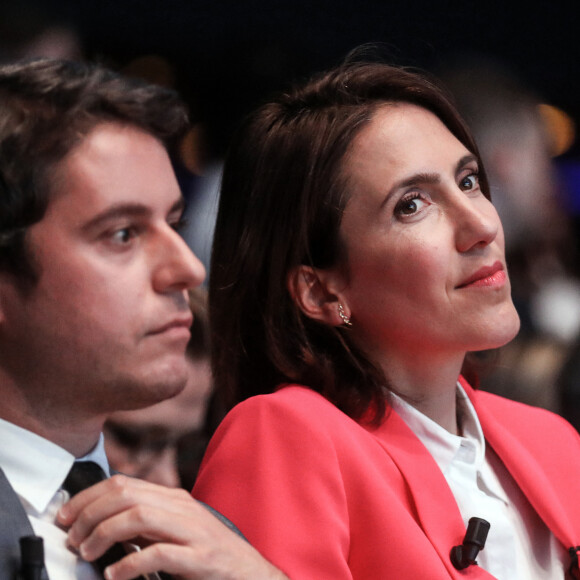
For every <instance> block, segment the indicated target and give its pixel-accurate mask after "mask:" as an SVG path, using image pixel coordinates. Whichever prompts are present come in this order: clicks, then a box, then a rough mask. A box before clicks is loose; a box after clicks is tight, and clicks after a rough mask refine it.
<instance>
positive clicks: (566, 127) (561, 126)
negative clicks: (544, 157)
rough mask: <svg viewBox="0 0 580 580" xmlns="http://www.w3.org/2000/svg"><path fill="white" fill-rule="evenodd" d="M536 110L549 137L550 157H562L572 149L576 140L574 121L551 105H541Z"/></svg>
mask: <svg viewBox="0 0 580 580" xmlns="http://www.w3.org/2000/svg"><path fill="white" fill-rule="evenodd" d="M538 109H539V111H540V115H541V116H542V119H543V121H544V124H545V125H546V129H547V131H548V135H549V137H550V141H551V153H552V156H553V157H557V156H558V155H562V153H565V152H566V151H568V149H570V147H572V144H573V143H574V140H575V138H576V127H575V125H574V121H573V120H572V118H571V117H570V115H568V114H567V113H565V112H564V111H562V109H559V108H558V107H554V106H553V105H547V104H541V105H538Z"/></svg>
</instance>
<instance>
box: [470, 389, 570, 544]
mask: <svg viewBox="0 0 580 580" xmlns="http://www.w3.org/2000/svg"><path fill="white" fill-rule="evenodd" d="M469 395H470V398H471V399H472V402H473V403H474V406H475V408H476V410H477V415H478V417H479V420H480V423H481V427H482V429H483V433H484V434H485V439H486V441H487V442H488V443H489V445H491V447H492V448H493V450H494V451H495V452H496V453H497V455H498V456H499V458H500V459H501V460H502V462H503V464H504V465H505V466H506V468H507V470H508V471H509V472H510V474H511V475H512V477H513V478H514V480H515V481H516V483H517V484H518V486H519V488H520V489H521V490H522V491H523V493H524V494H525V496H526V497H527V498H528V501H529V502H530V503H531V505H532V507H533V508H534V509H535V510H536V512H537V513H538V515H539V516H540V517H541V518H542V520H543V521H544V522H545V523H546V525H547V526H548V527H549V528H550V530H552V532H553V533H554V535H555V536H556V538H558V540H559V541H560V542H561V543H562V545H563V546H565V547H566V548H569V547H570V546H572V545H574V544H575V543H578V542H579V541H580V540H579V538H578V536H577V535H575V532H574V529H575V528H574V526H573V521H574V519H573V518H571V516H573V514H572V512H571V510H574V509H575V506H566V505H564V504H563V503H562V502H563V501H565V499H566V496H565V495H563V494H562V493H561V492H559V490H558V477H559V476H558V475H557V474H555V473H547V472H546V469H543V468H542V466H541V465H540V464H539V463H538V458H537V457H536V456H535V455H534V454H533V453H532V452H531V451H530V449H529V447H528V446H525V445H523V444H522V443H521V441H520V439H518V438H517V437H516V436H515V435H514V432H513V429H512V428H508V427H506V425H505V424H504V423H503V422H502V421H500V420H498V417H497V413H494V412H493V411H491V410H490V409H488V408H487V406H486V405H485V404H482V403H481V402H480V401H478V400H477V397H474V393H473V391H472V390H471V389H470V392H469ZM538 436H539V437H542V436H543V435H542V433H539V434H538ZM579 488H580V484H579ZM577 503H578V502H575V504H577ZM578 515H580V514H578Z"/></svg>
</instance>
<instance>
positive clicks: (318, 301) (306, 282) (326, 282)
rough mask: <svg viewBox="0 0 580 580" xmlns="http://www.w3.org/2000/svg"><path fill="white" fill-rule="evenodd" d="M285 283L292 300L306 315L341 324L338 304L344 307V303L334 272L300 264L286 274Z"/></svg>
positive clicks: (340, 285)
mask: <svg viewBox="0 0 580 580" xmlns="http://www.w3.org/2000/svg"><path fill="white" fill-rule="evenodd" d="M287 284H288V291H289V292H290V295H291V296H292V298H293V299H294V302H296V304H297V305H298V306H299V307H300V310H302V312H303V313H304V314H305V315H306V316H308V317H309V318H312V319H314V320H318V321H320V322H324V323H326V324H329V325H331V326H340V325H342V323H343V321H342V319H341V317H340V315H339V313H338V306H339V304H341V303H342V304H343V308H346V304H345V303H344V300H343V299H342V298H341V292H340V290H339V288H341V287H342V284H340V279H339V276H338V275H337V273H336V272H334V271H328V270H319V269H318V268H312V267H311V266H304V265H301V266H298V267H296V268H294V269H293V270H292V271H291V272H290V273H289V274H288V279H287Z"/></svg>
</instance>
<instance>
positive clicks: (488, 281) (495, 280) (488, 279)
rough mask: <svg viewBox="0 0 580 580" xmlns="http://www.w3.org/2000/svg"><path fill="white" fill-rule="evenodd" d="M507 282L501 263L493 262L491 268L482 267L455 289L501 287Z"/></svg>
mask: <svg viewBox="0 0 580 580" xmlns="http://www.w3.org/2000/svg"><path fill="white" fill-rule="evenodd" d="M506 280H507V274H506V271H505V270H504V267H503V264H502V263H501V262H499V261H498V262H495V264H493V265H492V266H484V267H483V268H480V269H479V270H477V272H474V273H473V274H472V275H471V276H469V277H468V278H466V279H465V280H464V281H463V282H462V283H461V284H459V286H457V288H478V287H479V288H481V287H492V286H503V284H505V282H506Z"/></svg>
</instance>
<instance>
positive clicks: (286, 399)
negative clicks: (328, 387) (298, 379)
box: [226, 384, 353, 423]
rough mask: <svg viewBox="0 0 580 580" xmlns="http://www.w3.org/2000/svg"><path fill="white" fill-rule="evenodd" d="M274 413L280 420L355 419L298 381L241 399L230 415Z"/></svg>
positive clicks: (318, 420)
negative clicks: (269, 391)
mask: <svg viewBox="0 0 580 580" xmlns="http://www.w3.org/2000/svg"><path fill="white" fill-rule="evenodd" d="M250 416H251V417H253V418H254V419H255V418H256V416H262V417H267V416H273V417H275V418H276V419H277V420H279V421H287V420H292V421H297V422H302V421H305V422H308V423H310V422H312V421H313V420H314V419H315V420H316V421H317V422H320V421H353V420H352V419H351V418H350V417H349V416H348V415H346V414H345V413H343V412H342V411H340V410H339V409H338V408H337V407H336V406H335V405H334V404H333V403H331V402H330V401H329V400H328V399H326V398H325V397H324V396H323V395H321V394H320V393H318V392H316V391H314V390H313V389H311V388H309V387H306V386H303V385H297V384H284V385H281V386H280V387H279V388H278V389H276V391H274V392H273V393H269V394H266V395H256V396H254V397H250V398H248V399H246V400H245V401H242V402H241V403H238V404H237V405H236V406H235V407H234V408H233V409H232V410H231V411H230V413H229V414H228V416H227V417H226V418H229V419H230V420H232V419H239V418H240V417H250Z"/></svg>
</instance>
